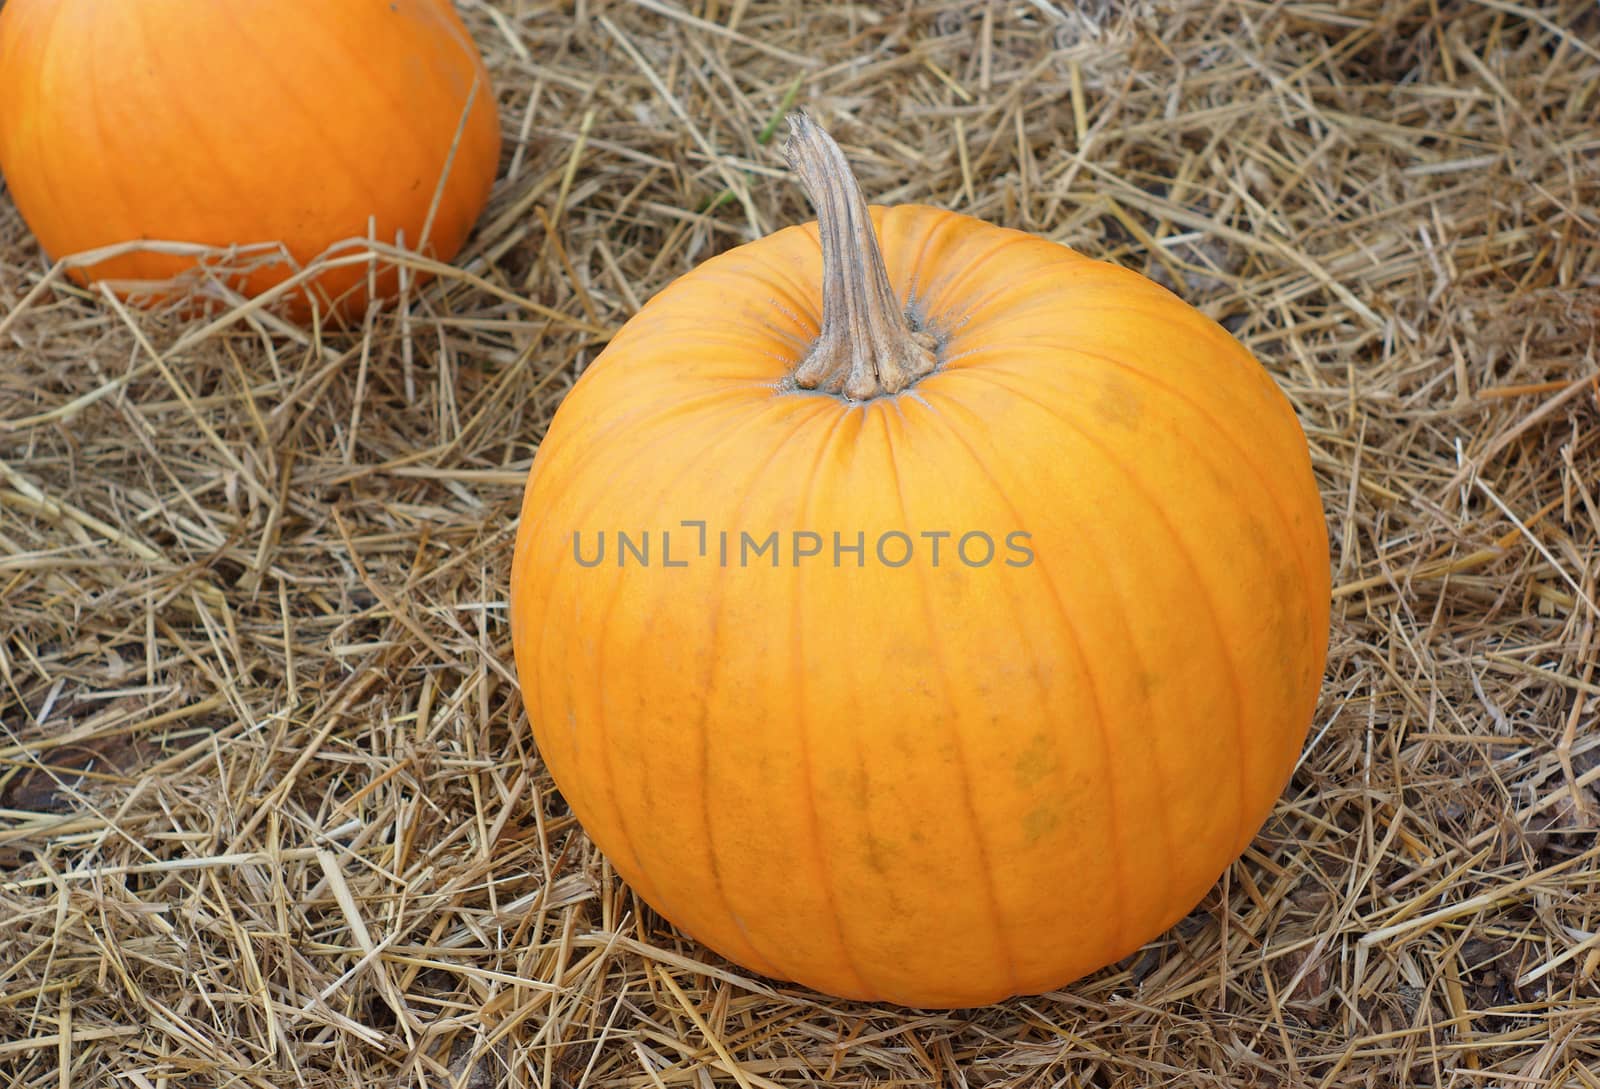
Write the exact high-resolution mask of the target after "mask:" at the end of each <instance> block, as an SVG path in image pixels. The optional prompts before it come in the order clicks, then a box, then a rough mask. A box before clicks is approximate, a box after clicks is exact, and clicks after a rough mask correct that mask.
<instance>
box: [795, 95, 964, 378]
mask: <svg viewBox="0 0 1600 1089" xmlns="http://www.w3.org/2000/svg"><path fill="white" fill-rule="evenodd" d="M789 126H790V135H789V140H788V143H787V145H786V146H785V147H784V155H785V157H786V158H787V159H788V160H789V166H790V168H791V169H792V170H793V171H794V172H795V174H797V175H798V176H799V178H800V184H801V185H802V186H804V187H805V191H806V195H807V196H808V197H810V198H811V203H812V204H814V205H815V206H816V209H817V230H818V232H819V233H820V234H821V236H822V333H821V335H820V336H818V337H817V342H816V344H815V345H813V346H812V348H811V351H810V352H809V353H808V354H807V355H806V358H805V359H804V360H803V361H801V363H800V366H799V367H797V368H796V369H795V372H794V380H795V384H796V385H799V386H800V387H802V388H803V389H815V390H821V391H823V392H824V393H838V394H843V395H844V396H845V397H846V398H848V399H850V400H852V401H865V400H868V399H870V398H873V397H879V396H882V395H883V394H887V393H899V392H900V391H901V390H903V389H905V388H906V387H907V386H909V385H911V384H912V383H913V382H915V381H916V380H917V379H918V378H921V377H922V376H923V375H925V374H927V373H928V372H929V371H931V370H933V368H934V366H935V365H936V364H937V362H938V360H937V357H936V356H935V354H934V339H933V337H932V336H931V335H930V334H928V333H926V332H922V331H918V330H914V329H912V328H911V323H910V322H909V321H908V320H907V319H906V314H905V310H904V308H903V307H902V306H901V304H900V300H899V299H898V298H896V296H895V293H894V289H893V288H892V287H890V286H889V273H888V270H887V269H886V268H885V267H884V264H883V252H882V251H881V250H879V248H878V236H877V234H876V233H875V232H874V231H873V228H872V217H871V216H870V215H869V214H868V212H867V202H866V200H865V199H864V198H863V197H862V196H861V187H860V186H859V185H857V184H856V178H855V175H854V174H853V173H852V172H851V170H850V163H849V162H848V161H847V160H846V159H845V157H844V152H843V151H841V150H839V145H838V144H836V143H834V141H833V137H831V136H829V135H828V134H827V132H826V131H825V130H824V129H823V128H822V126H821V125H818V124H817V123H816V122H815V121H813V120H812V119H811V118H810V116H808V115H807V114H806V113H805V112H804V111H796V112H795V113H792V114H790V115H789Z"/></svg>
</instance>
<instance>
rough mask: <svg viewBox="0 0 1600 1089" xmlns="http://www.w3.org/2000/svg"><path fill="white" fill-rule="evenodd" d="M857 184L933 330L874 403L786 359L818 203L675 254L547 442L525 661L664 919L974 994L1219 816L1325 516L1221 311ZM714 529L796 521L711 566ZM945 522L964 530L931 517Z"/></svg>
mask: <svg viewBox="0 0 1600 1089" xmlns="http://www.w3.org/2000/svg"><path fill="white" fill-rule="evenodd" d="M872 217H873V221H874V223H875V224H876V227H877V233H878V236H879V239H880V241H881V245H882V248H883V251H884V258H885V260H886V263H887V268H888V273H889V281H890V284H891V286H892V288H893V290H894V292H895V293H896V294H897V295H898V297H899V299H901V300H903V301H905V302H906V304H907V307H908V310H909V311H910V312H911V313H913V314H916V315H918V316H919V317H920V319H921V322H922V324H923V325H924V326H925V328H927V329H929V330H931V331H933V332H934V333H935V334H936V335H937V337H938V338H939V340H940V342H941V347H940V360H941V362H940V367H939V369H938V370H937V371H936V372H934V373H933V374H931V375H928V376H927V377H925V378H922V379H921V380H920V381H918V382H917V383H916V384H915V385H914V386H912V387H911V388H910V389H907V390H905V391H903V392H901V393H899V394H896V395H890V396H880V397H876V398H873V399H870V400H866V401H862V402H849V401H846V400H844V399H843V398H840V397H837V396H829V395H823V394H818V393H814V392H805V391H799V390H796V389H794V388H793V386H792V384H791V383H789V382H788V381H787V376H788V375H790V373H791V372H793V371H794V369H795V367H796V365H797V364H798V363H799V362H800V360H801V358H802V357H803V356H804V355H805V354H806V352H807V351H808V348H809V346H810V345H811V344H812V343H813V342H814V341H815V340H816V339H817V337H818V334H819V328H820V321H821V294H820V288H819V285H820V283H821V281H822V269H821V258H820V249H819V241H818V232H817V226H816V224H815V223H812V224H809V225H807V226H804V227H792V228H788V229H785V230H782V231H779V232H777V233H775V234H773V235H771V236H768V237H766V238H764V239H761V240H759V241H756V242H753V243H750V244H747V245H745V246H742V247H740V248H738V249H735V250H732V251H730V252H728V253H725V254H723V255H721V256H718V257H716V258H713V259H711V260H709V261H707V262H706V263H705V264H703V265H702V266H700V267H699V268H697V269H696V270H695V271H693V272H691V273H689V274H687V275H685V276H684V277H682V278H681V279H679V280H677V281H676V282H674V283H673V284H671V285H669V286H668V287H667V288H666V289H665V290H663V291H662V292H661V293H660V294H659V295H657V296H656V297H655V298H653V299H652V300H651V301H650V302H649V303H648V304H647V305H646V306H645V307H643V308H642V309H641V311H640V312H639V313H638V314H637V315H636V316H635V317H634V318H633V319H632V320H631V321H629V322H628V323H627V325H626V326H625V327H624V328H623V329H622V330H621V331H620V332H619V333H618V334H617V335H616V337H615V338H614V339H613V341H612V342H611V344H610V345H609V346H608V347H607V348H606V350H605V351H604V352H603V353H602V354H601V355H600V356H599V357H598V358H597V359H596V360H595V362H594V364H593V365H592V366H591V367H590V368H589V369H588V370H587V372H585V373H584V374H583V376H582V377H581V378H580V379H579V381H578V382H577V383H576V385H575V386H574V388H573V389H572V391H571V392H570V394H569V395H568V396H567V398H566V400H565V401H564V403H563V404H562V406H561V407H560V409H559V411H558V412H557V414H556V416H555V419H554V421H553V422H552V425H551V427H550V430H549V433H548V436H547V438H546V439H545V441H544V442H543V444H542V445H541V447H540V449H539V452H538V456H537V458H536V460H535V463H534V465H533V468H532V471H531V474H530V477H529V481H528V485H527V490H526V493H525V496H524V501H523V506H522V515H521V522H520V525H519V529H518V536H517V543H516V550H515V554H514V557H513V567H512V572H511V599H510V607H511V621H512V626H513V637H514V646H515V654H516V665H517V670H518V674H519V678H520V682H521V686H522V689H523V693H524V699H525V701H526V705H527V710H528V715H529V718H530V721H531V724H532V728H533V730H534V732H535V735H536V739H537V742H538V745H539V750H540V753H541V755H542V757H543V759H544V760H545V761H546V762H547V765H548V767H549V769H550V771H551V773H552V775H553V776H554V779H555V781H556V784H557V785H558V787H559V788H560V790H561V792H562V794H563V795H564V796H565V798H566V799H567V801H568V803H569V804H570V806H571V808H572V810H573V812H574V814H575V815H576V816H577V818H578V819H579V821H580V822H581V824H582V826H583V827H584V829H585V830H586V831H587V832H588V834H589V835H590V837H591V838H592V840H593V841H594V842H595V844H596V845H597V846H598V847H599V848H600V849H601V850H602V851H603V852H604V853H605V855H606V856H607V857H608V859H609V860H610V861H611V862H612V863H613V864H614V866H615V868H616V870H617V871H618V873H619V874H620V875H621V876H622V877H623V878H624V879H625V880H626V881H627V882H628V883H629V884H630V885H631V886H632V887H633V888H634V890H635V891H637V893H638V894H639V895H640V896H641V897H642V898H643V899H644V900H645V901H647V902H648V903H649V904H650V905H651V906H652V907H654V908H655V909H656V910H657V911H659V912H660V913H661V914H662V915H663V916H664V917H666V918H667V919H668V920H669V921H671V922H672V923H673V924H675V925H676V926H678V927H679V928H681V929H682V930H684V931H686V932H687V933H688V934H690V935H691V936H693V937H694V938H696V939H698V940H699V941H701V942H703V943H704V944H706V945H708V946H710V947H711V948H712V949H714V950H716V951H718V952H720V953H722V954H723V955H725V956H727V957H728V958H730V959H732V960H734V961H736V962H738V963H740V964H742V965H744V966H746V967H747V968H749V969H751V970H754V971H757V972H760V973H763V974H766V975H769V976H773V977H778V978H781V979H788V980H794V981H798V982H800V983H803V984H805V985H808V986H810V987H812V988H815V989H817V990H820V991H823V992H827V993H829V994H832V995H836V996H842V997H847V998H857V999H870V1000H878V1001H890V1002H895V1003H900V1004H904V1005H910V1006H920V1007H939V1008H952V1007H964V1006H972V1005H977V1004H983V1003H988V1002H991V1001H995V1000H998V999H1002V998H1005V997H1007V996H1011V995H1016V994H1027V993H1037V992H1041V991H1045V990H1049V989H1053V988H1056V987H1059V986H1062V985H1063V984H1066V983H1068V982H1070V981H1072V980H1074V979H1076V978H1078V977H1080V976H1082V975H1084V974H1086V973H1089V972H1092V971H1094V970H1096V969H1098V968H1101V967H1103V966H1105V965H1108V964H1110V963H1112V962H1115V961H1116V960H1118V959H1120V958H1122V957H1124V956H1125V955H1127V954H1129V953H1130V952H1132V951H1134V950H1136V949H1137V948H1138V947H1139V946H1140V945H1142V944H1143V943H1145V942H1147V941H1149V940H1150V939H1152V938H1154V937H1156V936H1157V935H1159V934H1160V933H1161V932H1162V931H1164V930H1165V929H1167V928H1168V927H1170V926H1171V925H1173V924H1174V923H1175V922H1177V921H1178V920H1179V919H1180V918H1182V917H1183V916H1184V915H1185V914H1186V913H1188V912H1189V911H1190V910H1191V909H1192V908H1193V907H1194V906H1195V905H1196V904H1197V903H1198V902H1199V901H1200V900H1201V898H1202V897H1203V896H1204V895H1205V893H1206V892H1207V891H1208V889H1209V888H1210V887H1211V886H1212V885H1213V884H1214V882H1215V881H1216V880H1217V879H1218V877H1219V875H1220V874H1221V873H1222V872H1223V871H1224V870H1225V869H1226V867H1227V866H1228V865H1229V864H1230V863H1231V862H1232V861H1233V860H1234V859H1235V858H1237V857H1238V855H1239V854H1240V853H1241V852H1242V851H1243V850H1244V848H1245V847H1246V846H1247V845H1248V843H1249V842H1250V840H1251V839H1252V838H1253V836H1254V835H1255V833H1256V832H1257V831H1258V830H1259V828H1260V826H1261V824H1262V823H1263V821H1264V820H1265V818H1266V816H1267V814H1268V812H1269V811H1270V809H1271V808H1272V806H1273V803H1274V801H1275V800H1276V798H1277V797H1278V795H1279V794H1280V792H1281V791H1282V789H1283V787H1284V786H1285V784H1286V782H1287V780H1288V778H1289V776H1290V774H1291V772H1292V770H1293V767H1294V764H1295V761H1296V759H1297V757H1298V754H1299V752H1300V748H1301V745H1302V744H1303V742H1304V739H1305V736H1306V732H1307V728H1308V725H1309V723H1310V720H1311V716H1312V714H1313V710H1314V707H1315V703H1316V699H1317V695H1318V690H1319V687H1320V682H1321V677H1322V672H1323V667H1324V664H1325V658H1326V652H1327V638H1328V635H1327V633H1328V619H1329V565H1328V544H1327V532H1326V525H1325V522H1324V518H1323V514H1322V507H1321V503H1320V499H1319V495H1318V491H1317V487H1316V484H1315V481H1314V479H1313V476H1312V471H1311V464H1310V459H1309V456H1308V450H1307V444H1306V441H1305V437H1304V434H1303V433H1302V431H1301V429H1300V427H1299V425H1298V422H1297V421H1296V418H1295V416H1294V413H1293V411H1292V409H1291V407H1290V405H1289V403H1288V401H1287V399H1286V398H1285V397H1284V396H1283V395H1282V393H1281V392H1280V391H1279V390H1278V389H1277V388H1276V387H1275V385H1274V384H1273V382H1272V380H1271V378H1270V376H1269V375H1268V374H1267V373H1266V372H1265V370H1263V368H1262V367H1261V366H1260V365H1259V364H1258V363H1257V362H1256V361H1255V360H1254V359H1253V358H1252V357H1251V356H1250V355H1249V353H1248V352H1247V351H1246V350H1245V349H1244V348H1243V347H1242V346H1241V345H1239V344H1238V342H1237V341H1235V340H1234V339H1233V338H1232V337H1231V336H1230V335H1229V334H1228V333H1227V332H1226V331H1225V330H1223V329H1222V328H1221V327H1220V326H1218V325H1217V324H1216V323H1214V322H1212V321H1211V320H1209V319H1207V318H1205V317H1204V316H1202V315H1201V314H1200V313H1198V312H1197V311H1195V310H1194V309H1192V308H1191V307H1189V306H1188V305H1187V304H1185V303H1183V302H1182V301H1181V300H1179V299H1178V298H1177V297H1175V296H1174V295H1172V294H1171V293H1169V292H1168V291H1166V290H1165V289H1163V288H1161V287H1159V286H1158V285H1156V284H1154V283H1152V282H1150V281H1148V280H1146V279H1144V278H1143V277H1141V276H1139V275H1137V274H1135V273H1133V272H1130V271H1127V270H1123V269H1120V268H1117V267H1115V266H1112V265H1109V264H1105V263H1102V262H1098V261H1094V260H1091V259H1089V258H1087V257H1085V256H1083V255H1081V254H1079V253H1076V252H1074V251H1072V250H1070V249H1068V248H1066V247H1064V246H1061V245H1059V244H1056V243H1052V242H1049V241H1047V240H1043V239H1040V238H1036V237H1033V236H1030V235H1026V234H1023V233H1020V232H1016V231H1012V230H1007V229H1002V228H998V227H994V226H991V225H988V224H985V223H983V222H980V221H978V220H974V219H971V218H968V217H965V216H961V215H957V214H952V213H949V212H945V211H941V210H937V209H933V208H927V207H919V206H899V207H894V208H891V209H888V210H885V209H882V208H874V209H873V210H872ZM686 520H693V521H703V522H705V523H706V527H707V529H706V532H707V548H706V550H705V552H704V553H702V552H701V551H700V548H699V529H698V528H697V527H688V528H685V527H684V526H683V523H684V522H685V521H686ZM617 530H624V531H626V532H628V533H629V534H630V536H631V539H632V540H634V541H635V542H637V541H638V540H639V539H640V538H641V536H642V534H643V533H644V531H649V532H651V533H652V534H654V535H655V539H654V540H653V541H651V547H652V552H651V554H650V560H651V562H650V564H649V565H648V566H647V565H645V564H643V563H640V562H638V560H637V557H636V555H635V554H634V553H632V552H628V553H624V554H623V555H622V557H621V559H622V562H621V563H620V565H619V557H618V555H617V554H615V553H614V552H613V551H608V552H607V553H606V555H605V559H604V562H603V563H601V564H600V565H599V566H595V567H586V566H584V565H582V564H580V563H578V562H575V554H574V543H573V535H574V534H575V533H577V534H581V537H580V539H579V540H580V544H581V549H580V551H581V554H582V555H583V557H584V559H585V561H592V560H593V559H594V554H595V549H596V547H597V545H596V542H597V540H598V537H599V535H600V534H601V533H605V534H608V535H610V534H614V533H615V531H617ZM663 530H666V531H670V538H669V545H668V548H669V550H670V558H671V559H672V560H674V561H676V562H682V563H686V564H687V565H686V566H683V567H671V568H668V567H667V566H665V564H664V562H663V560H664V558H665V557H663V556H662V554H661V537H660V532H661V531H663ZM722 530H727V531H729V532H730V533H731V534H732V540H733V541H737V540H738V534H739V533H740V532H741V531H747V532H749V533H750V534H751V536H752V537H754V538H757V539H760V538H762V537H764V536H765V535H766V534H767V533H768V532H770V531H772V530H777V531H779V532H780V534H782V535H785V536H787V535H788V534H789V533H791V532H792V531H794V530H812V531H816V532H818V533H820V534H822V536H823V538H824V541H825V542H826V544H825V546H824V552H823V555H821V556H820V557H811V558H807V559H802V560H800V562H799V564H798V565H796V564H795V563H793V562H791V561H792V560H793V559H794V557H793V556H792V555H791V554H790V550H788V548H787V546H785V550H784V553H783V555H782V556H781V559H780V566H778V567H776V568H774V567H772V566H770V565H769V562H768V560H767V559H766V557H764V556H763V557H761V558H759V559H758V561H757V562H755V563H752V564H750V565H749V566H742V565H741V563H740V554H739V552H738V551H737V545H734V546H733V548H732V549H731V550H730V553H729V560H728V563H727V564H726V565H724V564H723V563H722V562H720V556H719V539H718V534H719V531H722ZM835 531H837V532H840V533H842V534H843V538H842V539H843V541H844V543H846V544H854V543H855V540H856V538H855V535H856V533H857V532H862V533H864V535H865V542H866V555H865V560H866V562H865V565H864V566H857V560H856V558H855V556H854V555H853V554H849V553H846V554H844V555H843V556H842V559H843V563H841V564H840V565H839V566H835V565H834V562H833V561H834V560H835V558H836V556H835V554H834V553H833V551H832V549H833V539H832V537H831V534H832V533H833V532H835ZM892 531H901V532H905V533H907V534H909V535H910V536H911V537H912V538H913V542H914V544H916V545H917V546H918V547H917V550H916V553H915V556H914V558H913V560H912V561H911V562H909V563H906V564H905V565H904V566H900V567H890V566H887V565H886V564H884V563H879V562H876V561H877V560H878V556H877V555H876V554H875V547H874V545H875V542H877V541H878V540H879V539H880V537H881V535H882V534H884V533H888V532H892ZM938 531H947V532H950V533H951V534H953V536H952V537H950V538H949V539H946V540H945V541H944V542H943V544H944V552H943V554H942V555H941V557H940V562H939V564H938V565H937V566H936V565H935V564H934V563H933V560H932V556H931V552H930V550H929V549H928V547H927V545H928V544H929V543H930V542H929V541H928V540H927V539H925V538H920V537H919V534H920V533H924V532H938ZM974 531H983V532H987V533H988V534H989V535H990V536H991V538H992V539H994V540H995V542H996V553H995V558H994V560H993V562H991V563H988V564H985V565H979V566H968V565H967V564H966V563H963V562H961V560H960V559H959V557H958V556H957V555H956V554H955V547H956V544H957V539H958V538H959V537H960V536H961V535H962V534H964V533H968V532H974ZM1011 531H1024V532H1026V533H1028V534H1030V537H1029V538H1028V539H1027V540H1028V548H1029V549H1030V550H1031V553H1032V557H1033V559H1032V562H1031V563H1028V564H1026V565H1025V566H1008V565H1007V564H1006V563H1005V562H1004V560H1005V559H1006V558H1011V559H1017V560H1020V556H1019V555H1018V554H1017V553H1016V552H1014V551H1010V550H1008V549H1007V547H1006V544H1005V538H1006V535H1007V534H1008V533H1010V532H1011ZM609 543H613V544H614V543H615V541H614V538H613V540H612V541H611V542H609ZM809 544H810V542H809V541H808V542H807V547H809ZM902 551H904V549H903V548H900V547H899V546H898V543H897V544H896V545H895V546H894V547H892V548H891V550H890V553H889V559H890V560H896V559H899V558H900V557H899V554H900V552H902ZM970 551H972V552H976V553H980V554H981V548H977V547H975V548H974V549H972V550H970ZM974 558H975V557H974Z"/></svg>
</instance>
